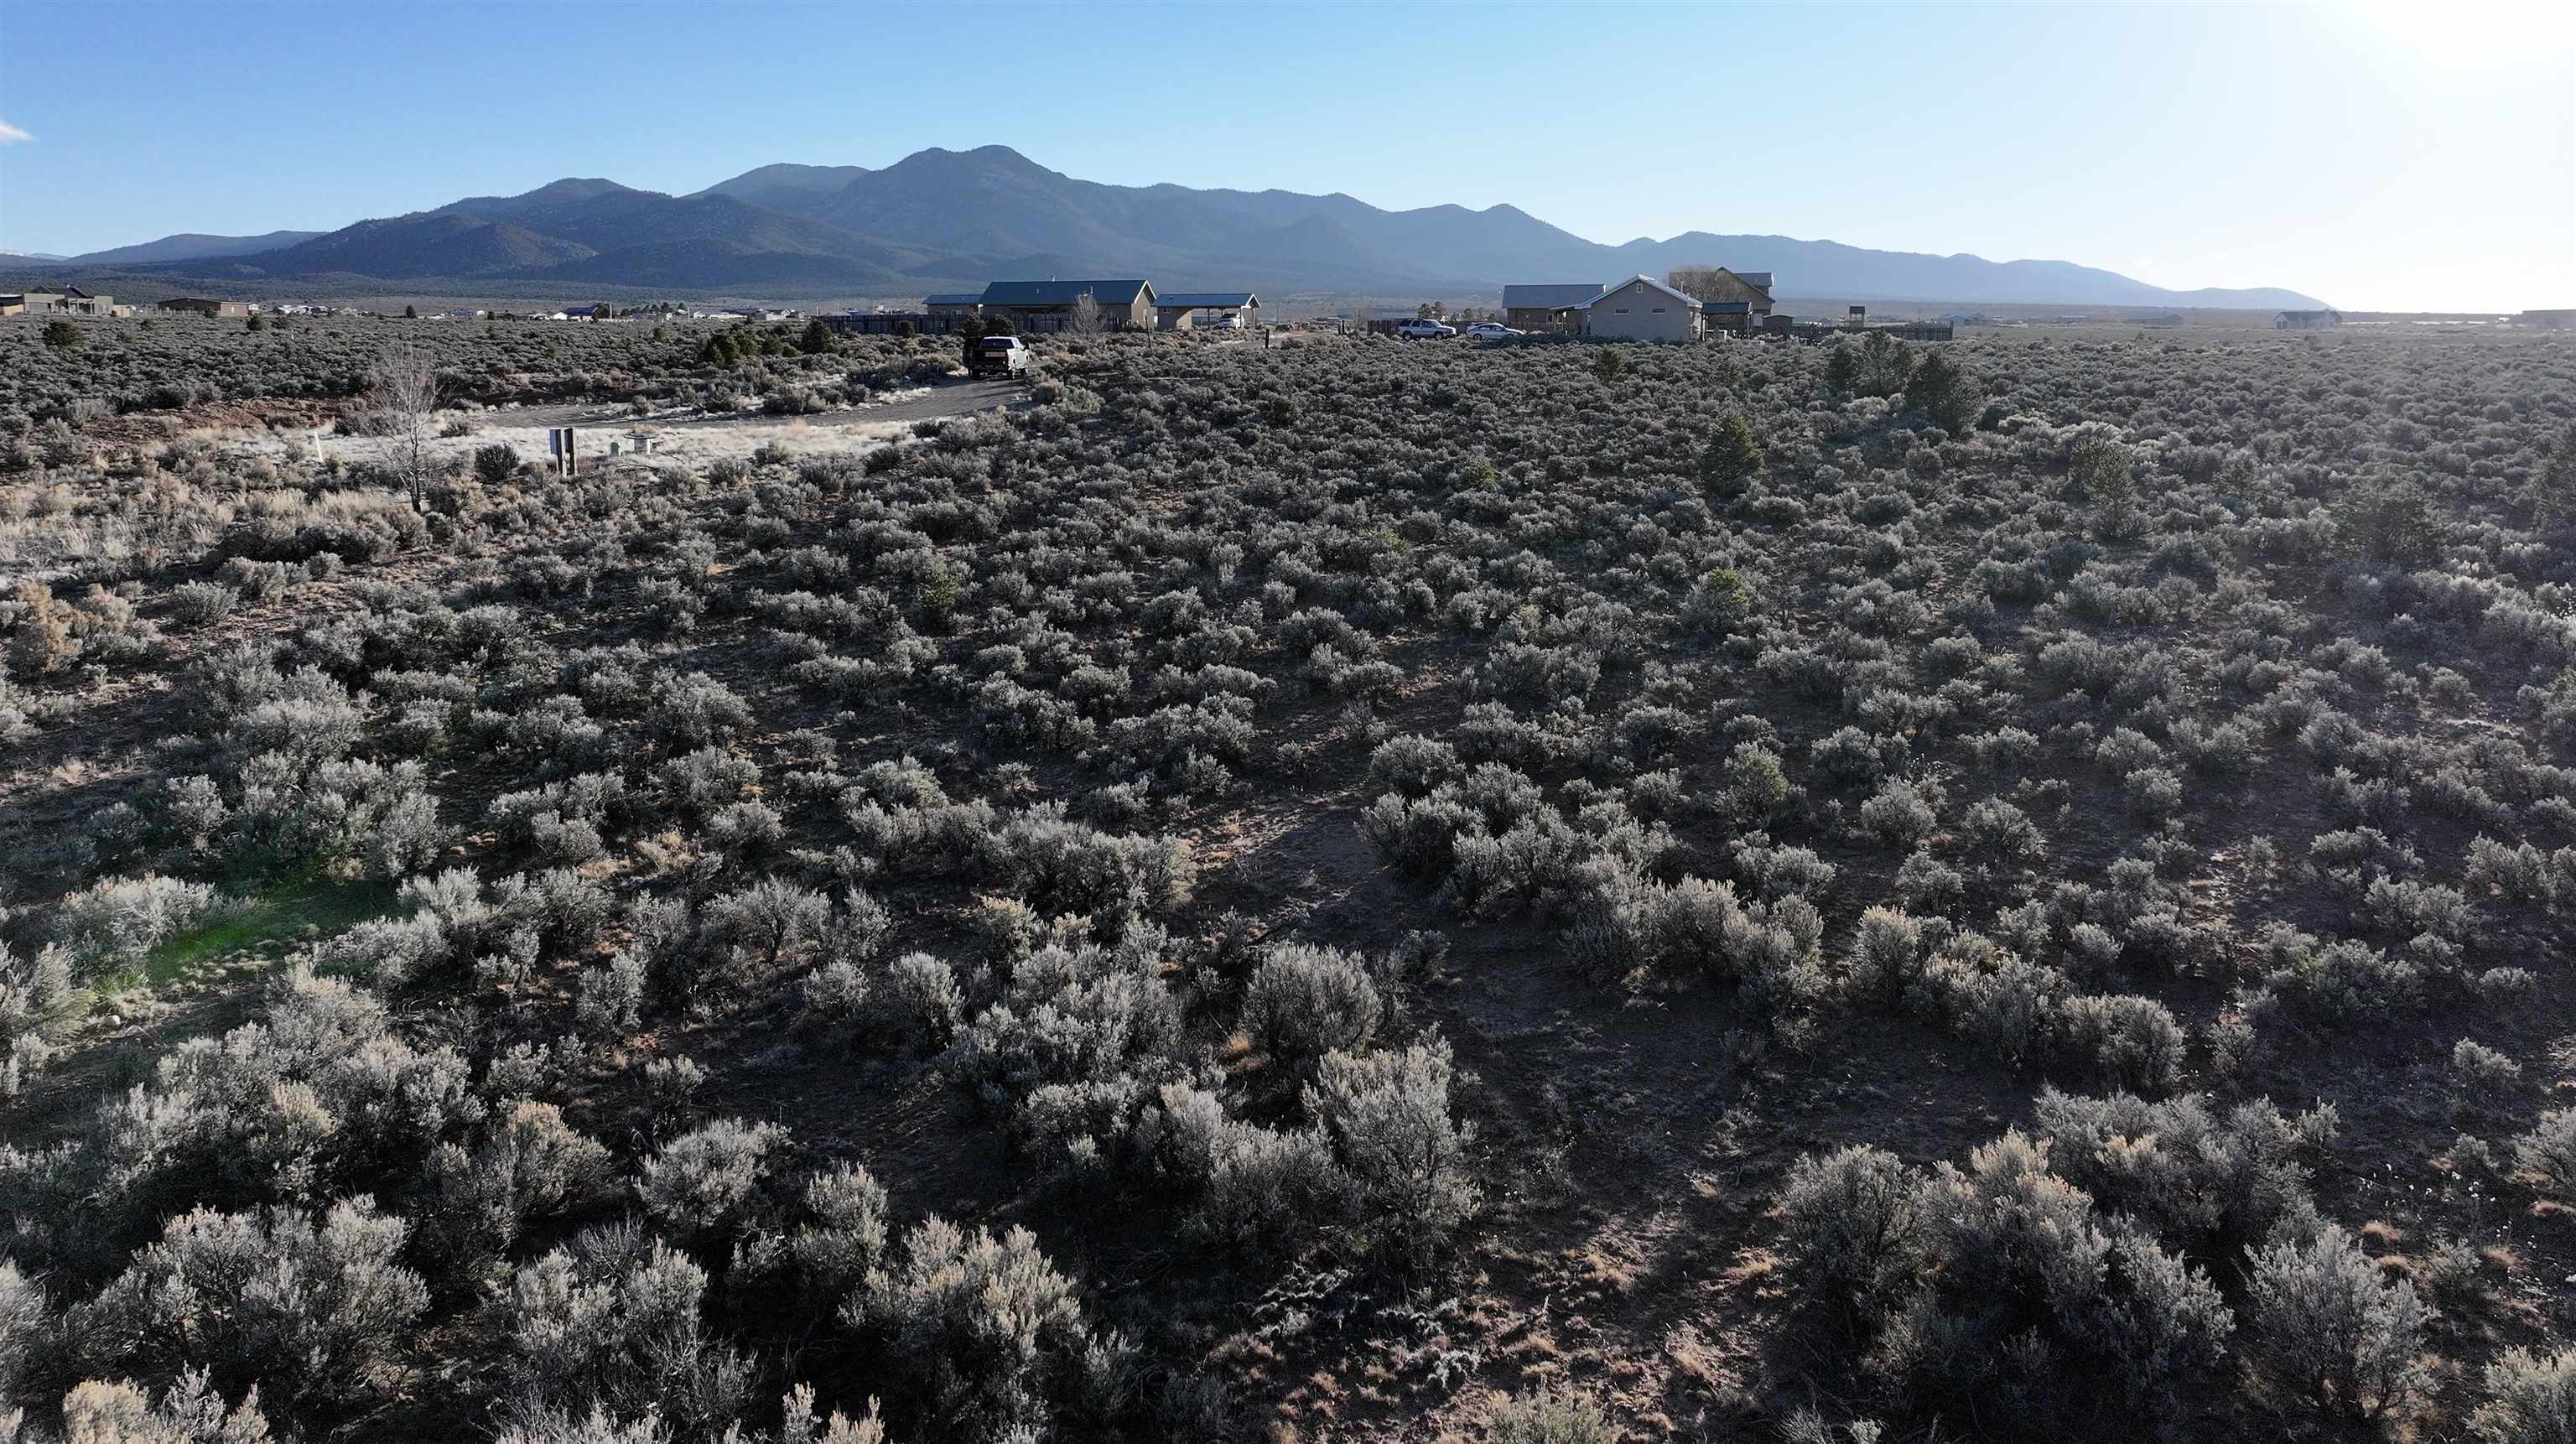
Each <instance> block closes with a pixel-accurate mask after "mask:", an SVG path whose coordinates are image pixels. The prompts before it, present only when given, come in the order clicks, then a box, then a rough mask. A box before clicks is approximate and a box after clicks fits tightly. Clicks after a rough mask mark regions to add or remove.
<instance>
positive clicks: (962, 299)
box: [921, 291, 984, 306]
mask: <svg viewBox="0 0 2576 1444" xmlns="http://www.w3.org/2000/svg"><path fill="white" fill-rule="evenodd" d="M983 301H984V293H983V292H981V291H969V292H967V293H966V294H965V295H962V296H924V297H922V298H921V304H923V305H925V306H977V305H981V304H983Z"/></svg>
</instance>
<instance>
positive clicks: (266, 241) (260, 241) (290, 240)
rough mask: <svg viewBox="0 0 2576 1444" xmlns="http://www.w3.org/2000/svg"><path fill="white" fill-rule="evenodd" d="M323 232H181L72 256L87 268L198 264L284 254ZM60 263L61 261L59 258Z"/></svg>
mask: <svg viewBox="0 0 2576 1444" xmlns="http://www.w3.org/2000/svg"><path fill="white" fill-rule="evenodd" d="M323 234H325V232H322V231H270V232H268V233H267V234H266V235H259V236H209V235H203V234H200V233H198V232H196V231H182V232H180V233H179V234H177V235H174V236H163V237H162V238H161V239H159V240H157V241H145V242H143V243H142V244H140V245H133V246H116V247H112V248H111V249H108V250H104V251H90V252H88V253H86V254H83V255H78V256H73V257H71V259H72V260H74V261H77V262H79V263H80V264H82V265H85V266H130V265H136V264H140V263H142V262H146V261H198V260H206V259H209V258H212V257H216V256H255V255H258V254H259V253H260V252H262V251H275V250H282V249H284V248H286V247H288V246H292V245H295V244H298V243H299V242H303V241H309V240H311V239H313V238H314V237H315V236H319V235H323ZM57 259H59V258H57Z"/></svg>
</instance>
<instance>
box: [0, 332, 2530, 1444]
mask: <svg viewBox="0 0 2576 1444" xmlns="http://www.w3.org/2000/svg"><path fill="white" fill-rule="evenodd" d="M709 334H710V333H708V332H706V331H705V330H704V329H703V328H699V329H696V330H687V329H682V328H674V329H673V331H672V332H671V333H670V334H668V335H656V334H655V333H654V332H653V331H651V330H650V328H647V327H640V326H638V327H625V328H615V327H597V328H581V327H563V326H558V327H553V328H550V329H542V330H540V329H537V328H496V329H491V330H487V329H485V328H480V327H450V328H446V329H445V330H443V331H441V330H437V329H435V328H430V327H426V326H423V327H416V328H410V329H402V328H395V327H392V326H390V325H389V324H383V325H378V326H376V327H373V328H370V327H368V326H363V325H344V326H339V327H333V326H329V325H318V324H317V325H309V326H301V327H297V328H293V329H290V330H287V331H285V332H283V333H278V332H267V333H259V334H253V333H247V332H244V331H241V330H240V329H239V328H237V327H217V326H215V325H213V324H212V323H209V324H208V325H206V326H203V327H186V326H170V325H165V326H164V327H162V328H159V329H157V330H156V331H154V332H150V333H144V332H138V331H136V330H134V329H133V328H105V327H101V328H92V329H89V330H87V332H86V334H85V336H84V338H83V342H82V344H80V345H78V346H76V347H73V348H71V349H68V350H61V351H52V350H48V349H46V348H45V347H44V346H43V345H42V344H41V343H40V342H39V341H38V340H37V339H36V331H35V329H34V328H32V327H25V326H14V327H8V328H6V329H0V378H5V379H0V432H5V436H0V467H5V468H7V469H6V470H5V471H0V582H9V583H14V586H13V587H12V589H11V590H9V591H8V592H7V593H6V599H5V600H0V649H5V661H6V670H7V674H8V675H7V680H6V681H5V683H0V848H5V856H6V858H7V864H6V866H5V868H0V887H5V893H0V904H5V907H6V911H5V913H0V1040H5V1041H6V1043H7V1045H8V1061H7V1064H6V1068H7V1071H6V1076H5V1087H6V1102H5V1104H0V1116H4V1117H5V1127H0V1140H5V1146H0V1220H5V1224H0V1227H5V1229H6V1232H5V1234H4V1235H0V1250H4V1251H5V1255H6V1259H7V1262H6V1263H5V1264H0V1387H5V1389H6V1392H7V1396H8V1397H7V1399H6V1400H0V1417H16V1418H17V1419H18V1423H17V1425H16V1429H17V1431H18V1434H17V1437H19V1438H22V1439H52V1438H55V1437H57V1435H58V1434H63V1433H66V1432H68V1434H69V1435H70V1437H72V1438H76V1439H82V1440H107V1439H116V1440H127V1439H133V1440H145V1439H148V1440H171V1441H178V1440H186V1441H217V1440H221V1441H227V1444H248V1441H252V1440H256V1439H259V1438H261V1437H267V1438H272V1439H286V1438H300V1439H306V1440H341V1439H346V1440H359V1439H457V1438H497V1439H502V1440H508V1441H512V1444H572V1441H585V1444H588V1441H598V1444H608V1441H618V1444H632V1441H656V1440H674V1441H702V1440H703V1441H714V1440H720V1439H735V1440H740V1441H753V1440H775V1441H786V1444H807V1441H814V1440H832V1441H836V1444H856V1441H862V1440H866V1441H878V1440H895V1441H901V1444H946V1441H974V1444H985V1441H992V1444H1002V1441H1065V1444H1073V1441H1090V1440H1130V1439H1174V1440H1221V1439H1241V1440H1256V1439H1266V1440H1278V1441H1287V1440H1304V1441H1322V1440H1363V1439H1368V1440H1375V1439H1396V1438H1402V1439H1411V1440H1421V1441H1430V1440H1435V1439H1437V1440H1460V1441H1465V1440H1492V1441H1499V1444H1535V1441H1551V1444H1595V1441H1608V1440H1613V1439H1622V1438H1626V1439H1637V1440H1653V1439H1674V1440H1701V1439H1748V1440H1755V1439H1759V1440H1770V1439H1789V1440H1794V1441H1802V1444H1823V1441H1844V1440H1850V1441H1869V1440H1878V1441H1882V1444H1892V1441H1897V1440H1933V1439H1938V1440H1961V1439H2033V1440H2044V1439H2064V1438H2069V1437H2088V1438H2101V1439H2117V1440H2146V1439H2171V1440H2197V1439H2243V1440H2258V1439H2261V1440H2268V1439H2276V1438H2280V1437H2283V1436H2284V1435H2285V1434H2311V1433H2314V1434H2322V1435H2324V1436H2326V1437H2333V1438H2388V1439H2423V1440H2434V1439H2444V1440H2456V1439H2470V1438H2476V1439H2482V1440H2489V1441H2499V1444H2563V1441H2566V1440H2568V1439H2570V1438H2571V1437H2576V1352H2571V1345H2570V1340H2571V1336H2576V1212H2571V1210H2576V1099H2571V1098H2570V1096H2569V1092H2570V1090H2571V1088H2576V1006H2571V1003H2570V1001H2569V996H2568V984H2569V981H2570V979H2569V970H2570V967H2571V963H2570V960H2569V955H2570V950H2571V944H2576V549H2571V545H2570V542H2571V533H2576V345H2570V344H2568V343H2567V342H2566V341H2565V340H2564V339H2553V338H2548V337H2515V336H2509V335H2502V334H2480V333H2470V332H2434V331H2424V332H2420V333H2416V334H2401V333H2398V332H2394V331H2388V332H2380V333H2376V334H2361V333H2358V332H2346V333H2344V334H2341V335H2334V336H2327V337H2315V338H2309V337H2295V338H2294V337H2280V336H2272V335H2262V334H2257V335H2250V336H2248V335H2244V334H2241V333H2240V334H2237V335H2234V336H2232V337H2229V338H2226V339H2209V338H2195V337H2193V336H2190V335H2182V336H2158V337H2155V338H2152V339H2150V338H2145V337H2139V338H2135V339H2132V338H2129V337H2126V336H2112V335H2102V336H2092V337H2088V336H2081V335H2039V334H2035V333H2031V332H2006V333H1992V334H1988V335H1985V336H1983V337H1981V338H1980V339H1977V340H1974V341H1963V342H1958V343H1952V344H1950V345H1945V346H1940V347H1933V348H1924V347H1916V348H1911V349H1908V348H1906V347H1903V346H1901V345H1897V346H1891V345H1887V344H1884V343H1874V344H1871V345H1867V346H1864V345H1861V344H1858V343H1857V342H1854V341H1845V342H1841V343H1838V344H1836V345H1834V346H1830V347H1824V348H1817V347H1805V346H1781V345H1752V344H1736V345H1718V346H1712V347H1708V348H1704V349H1689V350H1683V349H1666V348H1653V347H1641V346H1616V347H1600V346H1589V345H1582V344H1572V343H1564V344H1557V343H1531V344H1526V345H1517V346H1508V347H1501V348H1487V349H1473V350H1470V349H1464V348H1462V347H1460V346H1458V345H1454V344H1452V345H1423V346H1406V345H1399V344H1395V343H1391V342H1385V341H1368V342H1351V341H1342V340H1338V339H1336V340H1330V341H1316V342H1307V343H1303V344H1295V345H1289V346H1284V347H1280V348H1278V349H1273V350H1264V349H1261V348H1258V347H1253V346H1240V345H1238V346H1211V345H1204V344H1196V343H1192V342H1188V341H1186V340H1177V339H1174V338H1130V339H1119V340H1112V341H1103V342H1093V343H1089V344H1083V343H1074V344H1071V345H1061V346H1055V347H1053V348H1052V349H1049V350H1047V351H1045V352H1044V353H1043V358H1044V361H1045V367H1044V373H1043V375H1042V378H1041V379H1040V380H1039V381H1038V382H1037V383H1036V384H1035V385H1034V386H1033V387H1032V388H1031V396H1030V399H1029V401H1028V402H1027V403H1025V404H1023V405H1021V406H1018V407H1015V408H1013V409H1010V410H1007V411H1004V412H998V413H991V414H986V415H979V416H975V417H971V418H967V419H961V420H951V421H948V422H945V423H926V424H923V425H921V426H919V427H917V428H916V432H917V433H918V434H916V435H914V436H911V437H908V438H906V439H903V440H901V441H899V442H896V443H893V444H888V445H884V446H881V447H878V448H876V449H873V450H868V451H865V452H863V453H860V454H856V455H834V456H812V455H807V456H799V455H797V454H794V452H793V450H792V448H787V449H782V448H779V447H774V446H773V447H764V448H763V450H762V451H761V452H760V453H759V454H758V456H757V457H756V458H755V460H753V461H751V462H743V461H737V460H728V461H724V462H721V463H718V464H715V465H713V466H710V467H707V468H706V469H705V470H704V471H703V472H696V473H693V472H692V471H691V470H690V469H688V468H687V467H684V466H680V465H673V464H666V463H660V462H656V461H652V460H647V461H644V462H642V463H640V464H639V463H637V462H633V461H629V462H626V463H623V464H620V465H618V466H616V467H614V468H612V469H609V470H605V471H602V472H599V473H598V474H595V475H588V476H584V477H582V478H580V479H578V480H576V481H571V482H566V481H561V480H557V479H554V478H551V477H545V476H540V475H539V474H538V473H537V472H535V471H534V470H532V469H529V468H526V467H524V466H522V465H520V464H519V459H518V458H515V457H513V456H511V455H510V454H508V453H507V452H506V451H501V450H498V449H496V448H490V447H485V448H483V449H481V450H479V451H477V452H475V453H473V454H472V455H471V457H470V461H469V460H468V459H466V458H465V457H463V456H460V457H459V458H458V462H457V464H456V465H455V466H453V467H452V468H445V469H443V471H442V474H441V475H440V477H439V478H438V479H437V481H436V484H435V485H434V486H432V487H430V488H429V490H428V493H427V505H426V509H425V510H424V511H415V510H414V509H413V508H412V506H411V504H410V499H409V496H408V494H407V493H406V492H405V491H404V490H403V489H402V488H400V487H398V486H396V485H394V484H392V483H391V482H390V481H389V479H388V478H387V477H385V476H383V475H380V474H376V473H374V472H371V471H370V470H369V469H368V468H366V467H363V466H349V465H344V464H342V463H340V462H337V461H327V460H322V459H317V458H313V457H310V456H306V455H303V454H301V453H298V452H296V451H294V450H292V449H288V450H286V451H283V452H280V451H278V450H277V449H275V448H271V447H264V446H255V445H254V443H255V442H258V441H260V440H261V439H262V438H261V437H260V436H259V435H258V433H259V431H260V430H261V428H263V427H266V426H270V425H279V426H294V427H299V428H301V427H309V426H311V425H313V424H315V423H316V422H317V421H328V420H330V419H333V418H337V419H338V420H337V424H339V425H341V426H349V427H357V428H361V429H363V428H364V427H366V426H368V425H370V424H371V422H370V420H369V417H368V415H367V412H368V408H369V406H370V403H369V401H368V400H367V399H366V397H367V395H368V392H369V381H368V377H369V375H370V373H371V369H372V368H373V367H374V366H375V365H376V363H377V359H378V357H379V356H380V355H381V353H382V351H383V350H384V347H385V341H384V338H385V337H386V336H388V335H399V336H401V337H403V338H404V339H405V340H406V341H407V342H409V343H410V344H414V345H434V346H435V347H436V351H437V360H438V362H439V364H440V365H441V366H442V367H443V368H445V370H446V372H447V379H448V388H447V389H448V394H449V395H450V396H451V397H454V398H457V399H460V400H463V401H467V402H469V403H473V404H476V405H492V404H500V403H504V402H509V401H523V400H549V401H562V400H567V399H590V400H597V401H602V402H610V403H617V404H621V405H635V406H640V407H644V408H647V409H649V408H653V407H674V406H696V407H700V408H708V407H713V408H721V409H732V408H735V407H740V406H744V405H748V404H751V403H753V402H755V401H758V402H759V403H760V404H761V405H763V406H766V407H768V408H769V409H771V410H773V411H792V410H802V409H808V408H810V407H815V406H822V405H839V404H843V403H845V402H847V401H851V400H856V399H863V398H864V397H866V396H867V395H870V394H873V393H874V392H875V391H876V390H879V389H882V388H885V387H888V386H891V385H894V384H896V383H898V382H901V381H905V380H912V381H919V380H921V379H923V378H924V377H926V376H928V375H930V374H931V373H934V372H936V371H938V370H940V369H942V367H943V366H944V361H945V358H946V356H947V355H948V354H949V353H948V352H947V350H946V349H944V343H931V342H920V343H910V342H894V341H890V340H889V341H883V342H874V343H869V344H867V345H864V346H863V345H861V344H859V343H856V342H846V341H845V342H842V343H840V345H839V346H838V347H834V348H829V349H823V350H819V351H810V352H809V351H808V350H806V349H802V348H799V347H797V346H795V345H793V344H791V343H792V342H793V341H795V339H796V338H795V337H794V336H792V335H790V334H788V333H784V332H782V333H779V334H776V335H769V336H760V335H757V334H750V335H749V338H748V339H749V340H750V341H751V343H752V344H749V345H745V346H740V347H737V346H732V345H725V346H709V345H708V344H707V337H708V335H709ZM423 338H428V339H423ZM272 418H283V419H274V420H273V419H272ZM456 421H457V425H458V426H459V427H460V428H463V427H471V426H472V425H474V424H475V423H474V421H473V420H472V417H471V415H470V414H469V413H459V415H458V417H457V418H456ZM442 466H443V468H444V467H445V464H444V463H442ZM13 1407H14V1408H15V1409H17V1410H19V1411H21V1412H20V1413H19V1414H17V1415H15V1416H11V1415H8V1414H7V1410H9V1409H10V1408H13ZM263 1430H264V1431H265V1434H264V1435H263V1432H262V1431H263ZM84 1431H86V1432H84ZM0 1437H7V1433H6V1431H5V1430H0Z"/></svg>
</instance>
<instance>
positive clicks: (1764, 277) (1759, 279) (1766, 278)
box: [1731, 271, 1771, 291]
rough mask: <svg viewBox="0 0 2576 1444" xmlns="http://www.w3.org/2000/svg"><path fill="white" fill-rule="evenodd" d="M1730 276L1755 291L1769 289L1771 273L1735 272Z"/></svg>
mask: <svg viewBox="0 0 2576 1444" xmlns="http://www.w3.org/2000/svg"><path fill="white" fill-rule="evenodd" d="M1731 274H1733V275H1734V277H1735V279H1737V280H1739V281H1742V282H1743V283H1744V284H1746V285H1748V286H1751V287H1753V288H1754V289H1756V290H1762V291H1768V290H1770V289H1771V273H1770V272H1769V271H1735V272H1732V273H1731Z"/></svg>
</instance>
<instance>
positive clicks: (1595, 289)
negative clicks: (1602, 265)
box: [1503, 281, 1602, 311]
mask: <svg viewBox="0 0 2576 1444" xmlns="http://www.w3.org/2000/svg"><path fill="white" fill-rule="evenodd" d="M1601 290H1602V288H1601V286H1600V284H1599V283H1598V282H1591V281H1578V282H1575V283H1572V284H1569V285H1550V286H1505V287H1504V288H1503V309H1504V310H1506V311H1570V310H1573V309H1574V308H1576V307H1578V306H1581V305H1584V304H1586V303H1588V302H1589V301H1591V299H1592V298H1593V297H1595V296H1598V295H1600V294H1601Z"/></svg>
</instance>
